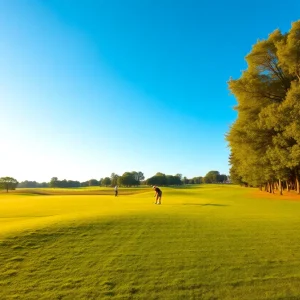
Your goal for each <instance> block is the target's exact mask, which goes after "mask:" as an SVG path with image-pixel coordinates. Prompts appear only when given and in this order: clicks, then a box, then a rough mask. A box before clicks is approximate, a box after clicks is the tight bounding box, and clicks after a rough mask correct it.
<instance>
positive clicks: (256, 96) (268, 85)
mask: <svg viewBox="0 0 300 300" xmlns="http://www.w3.org/2000/svg"><path fill="white" fill-rule="evenodd" d="M246 61H247V65H248V68H247V70H245V71H243V73H242V75H241V77H240V78H239V79H236V80H234V79H230V81H229V83H228V85H229V89H230V91H231V92H232V94H233V95H234V96H235V97H236V99H237V102H238V104H237V106H236V107H235V110H236V111H237V112H238V118H237V120H236V121H235V122H234V124H233V125H232V126H231V128H230V130H229V132H228V134H227V136H226V139H227V141H228V142H229V146H230V148H231V156H230V159H229V161H230V164H231V170H230V175H231V179H232V180H233V181H234V182H238V183H241V184H247V185H252V186H262V185H265V186H267V185H268V186H269V187H272V184H273V183H274V182H279V184H280V186H281V183H282V181H285V185H286V186H293V187H296V188H297V190H298V192H300V188H299V171H300V101H299V100H300V82H299V81H300V21H297V22H295V23H293V24H292V28H291V29H290V31H289V32H288V33H286V34H282V33H281V32H280V31H279V30H275V31H274V32H273V33H271V34H270V35H269V37H268V38H267V39H266V40H262V41H258V42H257V43H256V44H255V45H254V46H253V48H252V50H251V52H250V53H249V54H248V55H247V56H246Z"/></svg>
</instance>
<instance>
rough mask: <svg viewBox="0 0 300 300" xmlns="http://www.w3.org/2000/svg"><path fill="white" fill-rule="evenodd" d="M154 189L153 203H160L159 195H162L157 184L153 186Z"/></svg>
mask: <svg viewBox="0 0 300 300" xmlns="http://www.w3.org/2000/svg"><path fill="white" fill-rule="evenodd" d="M153 188H154V190H155V195H154V197H155V204H161V196H162V191H161V190H160V189H159V188H158V187H157V186H155V185H154V186H153Z"/></svg>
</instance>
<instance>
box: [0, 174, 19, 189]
mask: <svg viewBox="0 0 300 300" xmlns="http://www.w3.org/2000/svg"><path fill="white" fill-rule="evenodd" d="M17 185H18V181H17V179H15V178H13V177H1V178H0V188H1V189H5V190H6V192H7V193H8V190H14V189H15V188H16V187H17Z"/></svg>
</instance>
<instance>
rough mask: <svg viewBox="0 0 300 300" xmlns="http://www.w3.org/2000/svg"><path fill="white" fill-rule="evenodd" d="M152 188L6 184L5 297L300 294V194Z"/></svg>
mask: <svg viewBox="0 0 300 300" xmlns="http://www.w3.org/2000/svg"><path fill="white" fill-rule="evenodd" d="M148 190H149V192H147V190H145V191H144V192H143V193H136V194H133V195H121V196H120V197H118V198H115V197H113V196H112V195H61V196H59V195H47V196H43V195H29V194H28V193H27V194H13V193H12V194H8V195H6V194H1V195H0V274H1V276H0V299H249V300H250V299H251V300H256V299H257V300H258V299H300V251H299V239H300V202H298V201H292V200H288V199H287V198H286V197H285V196H283V197H281V198H280V197H279V196H274V197H265V195H266V194H265V193H257V192H256V191H255V190H252V189H246V188H239V187H233V186H227V185H224V186H210V185H206V186H198V187H196V188H195V187H190V188H163V205H161V206H157V205H154V204H153V200H154V198H153V192H152V191H151V190H150V189H148ZM254 192H255V193H256V194H255V193H254ZM279 199H281V200H279Z"/></svg>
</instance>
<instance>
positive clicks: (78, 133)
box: [0, 0, 300, 181]
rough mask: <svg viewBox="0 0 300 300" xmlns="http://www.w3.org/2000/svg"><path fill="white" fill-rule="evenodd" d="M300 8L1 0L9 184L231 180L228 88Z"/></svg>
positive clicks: (0, 133) (0, 160)
mask: <svg viewBox="0 0 300 300" xmlns="http://www.w3.org/2000/svg"><path fill="white" fill-rule="evenodd" d="M299 12H300V1H295V0H293V1H291V0H286V1H274V0H264V1H261V0H259V1H257V0H255V1H232V0H231V1H230V0H229V1H223V0H219V1H218V0H216V1H209V0H203V1H197V0H194V1H191V0H184V1H183V0H169V1H168V0H157V1H156V0H126V1H125V0H105V1H104V0H103V1H101V0H95V1H89V0H82V1H76V0H69V1H66V0H47V1H43V0H40V1H37V0H19V1H18V0H0V104H1V105H0V138H1V142H0V177H1V176H12V177H14V178H16V179H17V180H19V181H23V180H26V179H27V180H36V181H49V180H50V178H51V177H53V176H56V177H58V178H59V179H72V180H80V181H83V180H88V179H91V178H96V179H100V178H101V177H105V176H110V174H111V173H112V172H115V173H117V174H119V175H122V173H124V172H125V171H142V172H143V173H144V174H145V176H146V177H150V176H153V175H154V174H155V173H156V172H163V173H166V174H173V175H175V174H176V173H182V174H183V176H187V177H188V178H191V177H194V176H204V175H205V174H206V173H207V172H208V171H210V170H218V171H220V172H221V173H225V174H228V172H229V166H228V156H229V149H228V148H227V144H226V142H225V139H224V135H225V133H226V132H227V131H228V129H229V126H230V124H231V123H232V122H233V121H234V120H235V118H236V113H235V112H234V111H233V106H234V105H235V104H236V101H235V99H234V97H233V96H230V95H229V91H228V88H227V83H226V82H227V81H228V79H229V78H230V76H232V77H233V78H238V77H239V76H240V74H241V70H243V69H245V68H246V64H245V60H244V57H245V55H246V54H247V53H249V51H250V50H251V46H252V45H253V44H255V43H256V41H257V40H258V39H264V38H266V37H267V36H268V34H269V33H271V32H272V31H273V30H275V29H276V28H279V29H281V30H282V31H283V32H286V31H287V30H289V29H290V26H291V22H293V21H296V20H298V18H299V16H300V15H299Z"/></svg>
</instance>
